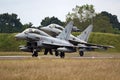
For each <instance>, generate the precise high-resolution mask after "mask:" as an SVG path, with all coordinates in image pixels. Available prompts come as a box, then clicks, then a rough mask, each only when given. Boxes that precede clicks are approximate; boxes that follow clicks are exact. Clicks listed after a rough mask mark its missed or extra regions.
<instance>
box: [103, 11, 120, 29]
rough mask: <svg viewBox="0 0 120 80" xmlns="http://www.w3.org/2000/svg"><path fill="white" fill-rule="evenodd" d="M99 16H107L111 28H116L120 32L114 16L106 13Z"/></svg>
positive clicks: (119, 25) (119, 24)
mask: <svg viewBox="0 0 120 80" xmlns="http://www.w3.org/2000/svg"><path fill="white" fill-rule="evenodd" d="M101 15H103V16H107V17H108V18H109V19H110V23H111V24H112V26H113V28H117V29H119V30H120V23H119V21H118V19H117V16H116V15H112V14H111V13H108V12H106V11H102V12H101Z"/></svg>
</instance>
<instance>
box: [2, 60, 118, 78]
mask: <svg viewBox="0 0 120 80" xmlns="http://www.w3.org/2000/svg"><path fill="white" fill-rule="evenodd" d="M119 67H120V59H52V58H50V59H47V58H41V59H38V58H33V59H23V60H0V80H119V79H120V69H119Z"/></svg>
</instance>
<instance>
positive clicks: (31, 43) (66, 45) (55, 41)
mask: <svg viewBox="0 0 120 80" xmlns="http://www.w3.org/2000/svg"><path fill="white" fill-rule="evenodd" d="M72 27H73V22H69V23H68V24H67V26H66V27H65V29H64V30H63V31H62V32H61V33H60V34H59V35H58V36H57V37H56V38H55V37H51V36H49V35H46V36H44V35H41V34H40V30H38V29H26V30H25V31H23V32H22V33H19V34H17V35H15V38H17V39H24V40H26V41H27V42H28V44H27V45H26V46H21V47H20V49H21V50H26V51H30V52H32V56H33V57H37V56H38V52H39V51H40V48H42V47H43V48H49V49H55V50H56V51H58V52H60V57H61V58H64V57H65V52H75V51H76V46H75V45H73V44H72V43H70V42H69V41H68V39H69V36H70V34H71V30H72Z"/></svg>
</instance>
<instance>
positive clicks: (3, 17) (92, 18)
mask: <svg viewBox="0 0 120 80" xmlns="http://www.w3.org/2000/svg"><path fill="white" fill-rule="evenodd" d="M71 20H72V21H74V25H75V26H77V27H78V28H79V29H80V30H81V31H82V30H84V29H85V28H86V27H87V26H88V25H89V24H93V26H94V29H93V31H94V32H104V33H119V34H120V22H119V21H118V19H117V16H116V15H113V14H111V13H109V12H107V11H102V12H101V13H96V12H95V9H94V6H93V5H88V4H86V5H82V6H78V5H77V6H76V7H75V8H73V9H72V12H69V13H68V14H67V15H66V21H65V22H63V21H61V20H59V19H58V18H57V17H55V16H53V17H45V18H44V19H43V20H42V21H41V22H40V26H39V27H41V26H48V25H49V24H51V23H55V24H58V25H61V26H65V24H66V23H67V22H69V21H71ZM29 27H33V24H32V23H31V22H30V23H26V24H22V23H21V22H20V18H18V15H17V14H15V13H12V14H8V13H3V14H0V33H17V32H21V31H23V30H24V29H26V28H29Z"/></svg>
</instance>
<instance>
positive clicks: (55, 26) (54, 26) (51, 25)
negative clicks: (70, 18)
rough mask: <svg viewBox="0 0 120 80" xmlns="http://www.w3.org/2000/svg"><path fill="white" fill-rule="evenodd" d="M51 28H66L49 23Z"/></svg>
mask: <svg viewBox="0 0 120 80" xmlns="http://www.w3.org/2000/svg"><path fill="white" fill-rule="evenodd" d="M48 26H49V28H56V29H59V30H63V29H64V28H63V27H62V26H60V25H57V24H50V25H48Z"/></svg>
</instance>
